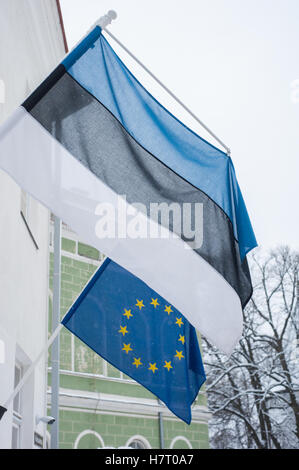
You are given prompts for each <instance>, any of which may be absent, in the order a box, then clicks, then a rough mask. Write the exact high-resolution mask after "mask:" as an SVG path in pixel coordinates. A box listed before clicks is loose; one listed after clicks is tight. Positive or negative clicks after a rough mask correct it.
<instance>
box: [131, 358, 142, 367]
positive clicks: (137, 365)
mask: <svg viewBox="0 0 299 470" xmlns="http://www.w3.org/2000/svg"><path fill="white" fill-rule="evenodd" d="M132 364H133V366H136V368H137V369H138V367H139V366H142V362H141V360H140V357H139V358H138V359H136V357H134V362H132Z"/></svg>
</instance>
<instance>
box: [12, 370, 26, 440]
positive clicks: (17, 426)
mask: <svg viewBox="0 0 299 470" xmlns="http://www.w3.org/2000/svg"><path fill="white" fill-rule="evenodd" d="M22 375H23V370H22V367H21V365H20V364H19V363H16V365H15V378H14V388H16V386H17V385H18V383H19V382H20V380H21V378H22ZM21 430H22V390H21V391H20V392H19V393H18V394H17V395H16V396H15V398H14V401H13V422H12V442H11V447H12V449H20V447H21V445H20V443H21Z"/></svg>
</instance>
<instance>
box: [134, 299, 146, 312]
mask: <svg viewBox="0 0 299 470" xmlns="http://www.w3.org/2000/svg"><path fill="white" fill-rule="evenodd" d="M136 302H137V304H135V305H136V307H138V308H139V310H141V309H142V307H145V305H144V304H143V300H138V299H136Z"/></svg>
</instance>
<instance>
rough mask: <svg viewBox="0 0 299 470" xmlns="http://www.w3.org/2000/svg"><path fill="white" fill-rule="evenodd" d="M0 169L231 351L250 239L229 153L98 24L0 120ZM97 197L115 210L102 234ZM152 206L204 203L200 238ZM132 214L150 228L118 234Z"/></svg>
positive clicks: (246, 281)
mask: <svg viewBox="0 0 299 470" xmlns="http://www.w3.org/2000/svg"><path fill="white" fill-rule="evenodd" d="M0 167H1V168H2V169H4V170H5V171H6V172H7V173H9V174H10V175H11V176H12V177H13V178H14V179H15V180H16V181H17V182H18V183H19V184H20V185H21V186H22V187H23V188H24V189H25V190H26V191H28V192H29V193H30V194H32V195H33V196H34V197H35V198H36V199H38V200H39V201H41V202H42V203H43V204H45V205H46V206H47V207H49V208H50V209H51V210H52V211H53V212H54V213H55V214H56V215H57V216H59V217H60V218H61V219H62V220H63V221H64V222H65V223H67V224H68V225H69V226H70V227H71V228H72V229H73V230H74V231H76V232H77V233H78V235H79V237H81V238H82V240H84V241H86V242H87V243H90V244H91V245H93V246H95V247H97V248H98V249H99V250H100V251H102V252H103V253H105V254H106V255H108V256H109V257H110V258H111V259H112V260H113V261H115V262H116V263H118V264H120V265H121V266H122V267H123V268H125V269H126V270H128V271H130V272H131V273H132V274H134V275H135V276H138V277H139V278H140V279H141V280H142V281H143V282H145V283H146V284H147V285H148V286H149V287H150V288H152V289H153V290H154V291H156V292H158V293H159V295H161V296H162V297H164V298H166V299H168V301H169V302H171V303H172V305H173V306H175V307H176V308H177V309H178V310H179V311H181V312H182V313H184V315H185V316H186V318H187V319H188V320H189V321H190V322H191V323H192V324H193V325H194V326H195V327H196V328H198V329H199V331H200V332H201V333H202V334H204V335H205V336H206V337H207V338H208V339H209V340H210V341H211V342H212V343H213V344H215V345H216V346H217V347H219V348H220V349H222V350H223V351H224V352H226V353H228V354H230V353H231V351H232V349H233V347H234V346H235V344H236V342H237V341H238V340H239V338H240V336H241V333H242V308H244V306H245V305H246V303H247V302H248V300H249V298H250V296H251V294H252V285H251V279H250V273H249V269H248V265H247V260H246V253H247V252H248V251H249V250H250V249H252V248H253V247H254V246H255V245H256V241H255V237H254V234H253V231H252V227H251V224H250V221H249V218H248V214H247V211H246V207H245V204H244V201H243V198H242V195H241V192H240V189H239V186H238V182H237V180H236V176H235V171H234V167H233V164H232V161H231V159H230V158H229V157H227V155H225V154H224V153H223V152H222V151H220V150H219V149H217V148H216V147H214V146H213V145H211V144H209V143H208V142H206V141H205V140H204V139H202V138H200V137H199V136H197V135H196V134H195V133H194V132H193V131H191V130H190V129H188V128H187V127H186V126H185V125H184V124H182V123H181V122H180V121H178V120H177V119H176V118H175V117H174V116H173V115H172V114H171V113H169V112H168V111H167V110H166V109H165V108H164V107H163V106H162V105H161V104H159V103H158V102H157V101H156V100H155V99H154V98H153V97H152V96H151V95H150V94H149V93H148V92H147V91H146V90H145V89H144V88H143V87H142V85H141V84H140V83H139V82H138V81H137V80H136V79H135V77H133V75H132V74H131V73H130V72H129V71H128V69H127V68H126V67H125V66H124V64H123V63H122V62H121V61H120V59H119V58H118V57H117V55H116V54H115V52H114V51H113V50H112V48H111V46H110V45H109V44H108V43H107V41H106V40H105V38H104V37H103V36H102V34H101V30H100V28H99V27H96V28H95V29H94V30H93V31H92V32H91V33H90V35H89V36H88V37H87V38H86V39H85V40H84V41H83V42H82V43H81V44H80V45H79V46H78V47H77V48H76V49H75V50H74V51H73V52H72V53H71V54H70V55H69V56H68V57H67V58H66V59H65V60H64V61H63V62H62V64H60V65H59V66H58V67H57V69H56V70H55V71H54V72H53V73H52V74H51V75H50V76H49V77H48V78H47V79H46V80H45V82H44V83H43V84H42V85H41V86H40V87H39V88H38V89H37V90H36V91H35V92H34V93H33V94H32V95H31V96H30V97H29V98H28V99H27V100H26V101H25V103H24V104H23V106H22V107H20V108H19V109H18V110H17V111H16V112H15V113H14V115H13V116H12V117H11V118H10V120H8V121H7V122H6V123H5V124H4V125H3V126H2V127H1V128H0ZM120 199H121V201H122V202H121V205H120ZM103 202H104V203H107V204H108V205H110V206H112V207H113V208H114V215H115V219H114V222H115V236H110V237H106V238H103V237H100V236H99V230H98V229H99V224H100V219H101V218H102V217H103V207H102V206H101V207H99V203H103ZM153 203H154V204H156V205H158V206H161V205H163V204H164V205H165V204H166V205H167V206H168V207H170V208H171V207H174V205H175V207H176V208H179V209H180V211H181V213H184V207H185V206H186V204H187V205H188V204H193V205H194V204H197V205H198V206H201V207H202V212H201V214H199V218H196V214H195V213H192V214H191V217H190V218H191V222H192V224H191V225H192V227H193V228H195V229H194V233H195V239H196V240H197V241H198V240H200V243H197V244H194V241H193V240H191V239H190V237H189V236H186V234H185V233H184V231H183V230H182V226H181V225H180V226H178V225H176V224H175V223H174V222H173V219H172V218H171V216H169V218H168V219H167V220H166V221H165V220H163V219H162V218H161V217H160V216H158V217H155V216H153V214H152V213H151V206H152V204H153ZM140 206H142V207H143V209H140ZM123 212H125V214H126V215H125V220H123V218H122V217H123V215H122V214H123ZM132 217H134V218H135V220H138V223H139V224H141V225H143V226H144V227H147V229H148V233H159V236H158V237H155V238H153V237H149V236H146V237H142V236H140V237H135V238H132V237H131V238H130V237H128V236H123V234H121V235H119V233H120V232H121V229H122V227H123V225H125V226H126V227H127V226H130V223H132ZM200 217H201V219H200ZM110 219H111V217H110ZM200 220H202V224H200V223H199V222H198V221H200ZM108 222H109V221H107V223H108Z"/></svg>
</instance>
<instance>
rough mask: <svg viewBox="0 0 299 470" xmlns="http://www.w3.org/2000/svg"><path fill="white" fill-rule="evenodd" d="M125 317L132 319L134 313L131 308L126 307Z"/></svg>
mask: <svg viewBox="0 0 299 470" xmlns="http://www.w3.org/2000/svg"><path fill="white" fill-rule="evenodd" d="M123 315H124V316H125V317H127V319H128V320H130V317H132V316H133V315H132V313H131V310H127V309H126V308H125V313H124V314H123Z"/></svg>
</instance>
